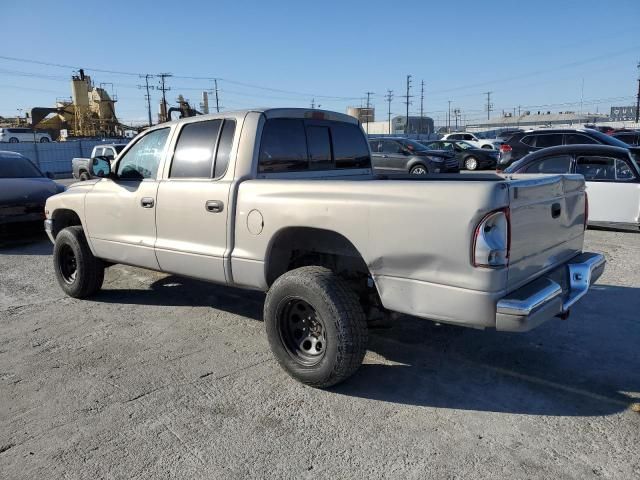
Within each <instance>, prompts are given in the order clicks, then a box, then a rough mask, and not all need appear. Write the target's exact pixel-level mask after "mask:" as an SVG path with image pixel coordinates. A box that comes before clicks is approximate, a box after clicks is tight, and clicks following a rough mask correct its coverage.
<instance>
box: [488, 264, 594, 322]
mask: <svg viewBox="0 0 640 480" xmlns="http://www.w3.org/2000/svg"><path fill="white" fill-rule="evenodd" d="M604 266H605V259H604V256H603V255H601V254H599V253H582V254H580V255H578V256H576V257H574V258H572V259H571V260H569V261H568V262H567V263H565V264H563V265H561V266H560V267H558V268H556V269H554V270H552V271H551V272H549V273H547V274H546V275H544V276H543V277H540V278H538V279H536V280H534V281H532V282H531V283H528V284H527V285H525V286H523V287H521V288H519V289H518V290H516V291H514V292H512V293H510V294H509V295H507V296H506V297H504V298H502V299H501V300H499V301H498V305H497V309H496V329H497V330H503V331H509V332H524V331H527V330H531V329H532V328H534V327H537V326H538V325H540V324H541V323H543V322H545V321H546V320H549V319H550V318H553V317H555V316H559V315H563V314H566V313H568V312H569V309H570V308H571V307H572V306H573V305H574V304H575V303H576V302H577V301H578V300H580V299H581V298H582V297H583V296H584V295H585V294H586V293H587V291H588V290H589V287H590V286H591V285H592V284H593V283H594V282H595V281H596V280H597V279H598V278H599V277H600V275H602V272H603V271H604Z"/></svg>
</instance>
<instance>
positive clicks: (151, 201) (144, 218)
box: [85, 127, 171, 270]
mask: <svg viewBox="0 0 640 480" xmlns="http://www.w3.org/2000/svg"><path fill="white" fill-rule="evenodd" d="M170 130H171V129H170V128H169V127H166V128H160V129H155V130H151V131H150V132H148V133H147V134H146V135H144V136H143V137H141V138H140V139H139V140H137V141H136V143H135V144H134V145H133V146H132V147H131V148H130V149H128V150H127V151H126V152H125V153H124V155H123V156H122V157H120V159H119V160H118V162H117V163H116V164H114V169H115V174H116V175H115V176H114V178H102V179H100V180H99V181H98V182H97V183H96V184H95V185H94V187H93V188H92V189H91V191H89V192H88V193H87V196H86V198H85V215H86V226H87V233H88V236H89V241H90V242H91V245H92V246H93V249H94V251H95V253H96V256H98V257H100V258H104V259H106V260H110V261H112V262H115V263H125V264H130V265H136V266H140V267H145V268H151V269H156V270H157V269H159V265H158V261H157V260H156V255H155V252H154V248H153V247H154V243H155V239H156V203H157V192H158V183H159V182H158V177H159V174H160V168H161V166H162V160H163V158H164V155H165V151H166V146H167V141H168V138H169V133H170Z"/></svg>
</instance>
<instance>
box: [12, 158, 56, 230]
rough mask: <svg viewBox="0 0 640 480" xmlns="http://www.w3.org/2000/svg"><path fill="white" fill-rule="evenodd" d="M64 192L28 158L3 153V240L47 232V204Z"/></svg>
mask: <svg viewBox="0 0 640 480" xmlns="http://www.w3.org/2000/svg"><path fill="white" fill-rule="evenodd" d="M62 191H64V187H63V186H62V185H60V184H57V183H56V182H54V181H53V180H51V179H50V178H48V177H47V176H45V175H43V174H42V172H41V171H40V170H39V169H38V167H36V166H35V165H34V164H33V163H31V161H30V160H29V159H28V158H26V157H24V156H22V155H20V154H19V153H15V152H3V151H0V237H2V238H7V237H13V236H19V235H21V234H29V233H37V232H43V231H44V223H43V222H44V204H45V201H46V200H47V198H49V197H50V196H52V195H55V194H56V193H60V192H62Z"/></svg>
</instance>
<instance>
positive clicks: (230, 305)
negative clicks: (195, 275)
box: [90, 271, 264, 321]
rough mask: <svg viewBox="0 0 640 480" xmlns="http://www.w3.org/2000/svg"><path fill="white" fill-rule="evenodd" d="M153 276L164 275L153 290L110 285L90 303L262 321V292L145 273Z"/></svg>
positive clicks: (154, 284)
mask: <svg viewBox="0 0 640 480" xmlns="http://www.w3.org/2000/svg"><path fill="white" fill-rule="evenodd" d="M149 274H151V275H158V276H161V278H158V279H157V280H155V281H154V282H153V283H151V285H150V289H147V290H143V289H109V286H108V285H107V286H106V288H105V289H103V290H101V291H100V293H98V295H96V296H95V297H93V298H91V299H90V300H95V301H97V302H105V303H123V304H130V305H132V304H135V305H158V306H170V307H180V306H187V307H211V308H215V309H217V310H223V311H225V312H228V313H233V314H235V315H242V316H244V317H248V318H251V319H253V320H259V321H262V307H263V305H264V293H262V292H257V291H253V290H242V289H239V288H232V287H224V286H221V285H214V284H212V283H208V282H203V281H200V280H194V279H191V278H185V277H179V276H174V275H169V276H166V275H164V274H161V273H154V272H149V271H145V276H147V275H149ZM116 280H117V279H116Z"/></svg>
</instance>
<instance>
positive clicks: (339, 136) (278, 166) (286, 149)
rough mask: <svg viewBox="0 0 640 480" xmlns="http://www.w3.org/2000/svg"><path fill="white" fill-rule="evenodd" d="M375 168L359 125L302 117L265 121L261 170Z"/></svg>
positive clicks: (261, 142)
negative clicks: (372, 166) (372, 165)
mask: <svg viewBox="0 0 640 480" xmlns="http://www.w3.org/2000/svg"><path fill="white" fill-rule="evenodd" d="M357 168H361V169H362V168H371V156H370V154H369V145H368V143H367V140H366V139H365V137H364V135H363V134H362V131H361V130H360V127H359V126H358V125H355V124H352V123H347V122H339V121H325V120H312V119H302V118H270V119H267V121H266V122H265V125H264V128H263V131H262V139H261V141H260V153H259V156H258V172H259V173H275V172H300V171H308V170H346V169H357Z"/></svg>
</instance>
